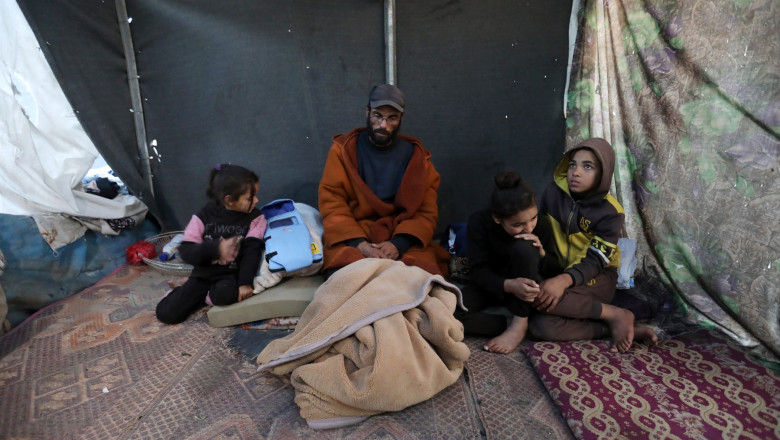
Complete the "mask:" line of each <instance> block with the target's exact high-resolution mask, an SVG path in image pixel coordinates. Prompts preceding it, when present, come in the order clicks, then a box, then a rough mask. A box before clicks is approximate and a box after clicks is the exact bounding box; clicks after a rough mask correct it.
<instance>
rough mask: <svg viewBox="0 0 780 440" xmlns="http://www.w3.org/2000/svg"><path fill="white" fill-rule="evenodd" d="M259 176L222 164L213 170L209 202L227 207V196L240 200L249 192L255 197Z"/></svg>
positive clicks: (240, 168)
mask: <svg viewBox="0 0 780 440" xmlns="http://www.w3.org/2000/svg"><path fill="white" fill-rule="evenodd" d="M258 180H259V179H258V177H257V174H255V173H254V171H252V170H248V169H246V168H244V167H242V166H240V165H231V164H227V163H221V164H219V165H217V166H216V167H214V168H212V169H211V174H210V175H209V187H208V188H207V189H206V196H207V197H208V198H209V200H211V201H213V202H214V203H217V204H219V205H223V206H224V205H225V196H230V197H231V198H232V199H233V200H238V199H239V198H241V196H242V195H244V194H245V193H246V192H247V190H249V191H250V196H251V197H254V196H255V195H254V193H253V192H254V190H255V183H257V182H258Z"/></svg>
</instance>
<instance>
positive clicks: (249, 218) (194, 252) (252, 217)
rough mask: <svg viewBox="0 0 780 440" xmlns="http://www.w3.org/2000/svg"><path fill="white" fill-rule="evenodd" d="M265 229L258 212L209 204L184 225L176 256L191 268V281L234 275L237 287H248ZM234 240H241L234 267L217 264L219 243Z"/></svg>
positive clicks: (255, 266)
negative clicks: (228, 239)
mask: <svg viewBox="0 0 780 440" xmlns="http://www.w3.org/2000/svg"><path fill="white" fill-rule="evenodd" d="M265 227H266V222H265V217H263V215H262V213H261V212H260V211H259V210H258V209H253V210H252V211H251V212H248V213H247V212H238V211H231V210H229V209H226V208H225V207H224V206H222V205H218V204H216V203H213V202H209V203H207V204H206V206H204V207H203V208H202V209H201V210H200V211H198V212H197V213H196V214H195V215H193V216H192V218H191V219H190V222H189V223H188V224H187V227H186V228H185V230H184V240H183V241H182V243H181V245H180V246H179V254H180V255H181V258H182V260H184V261H185V262H187V263H189V264H192V265H193V266H194V268H193V270H192V274H191V275H190V276H192V277H197V278H216V277H221V276H224V275H228V274H231V273H235V274H237V276H238V285H239V286H243V285H249V286H251V285H252V280H253V279H254V277H255V275H256V274H257V268H258V267H259V265H260V258H261V255H262V251H263V235H264V234H265ZM233 236H239V237H241V238H242V240H241V247H240V251H239V253H238V258H237V259H236V260H237V261H236V263H237V264H235V265H228V264H218V263H217V261H218V260H219V242H220V240H221V239H225V238H230V237H233Z"/></svg>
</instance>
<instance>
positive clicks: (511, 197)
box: [490, 171, 536, 218]
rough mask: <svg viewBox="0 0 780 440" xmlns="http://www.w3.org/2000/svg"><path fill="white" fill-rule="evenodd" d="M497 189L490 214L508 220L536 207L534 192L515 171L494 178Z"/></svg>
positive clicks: (494, 191) (494, 192)
mask: <svg viewBox="0 0 780 440" xmlns="http://www.w3.org/2000/svg"><path fill="white" fill-rule="evenodd" d="M493 181H494V182H495V184H496V187H495V188H493V194H492V195H491V196H490V213H491V214H493V215H495V216H496V217H498V218H507V217H511V216H513V215H515V214H517V213H518V212H520V211H523V210H526V209H528V208H530V207H531V206H534V205H536V199H535V198H534V192H533V190H532V189H531V188H530V187H529V186H528V185H526V184H525V182H523V178H522V177H520V175H519V174H517V173H516V172H514V171H502V172H500V173H498V174H496V177H494V178H493Z"/></svg>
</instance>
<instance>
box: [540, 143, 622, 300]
mask: <svg viewBox="0 0 780 440" xmlns="http://www.w3.org/2000/svg"><path fill="white" fill-rule="evenodd" d="M582 148H589V149H591V150H592V151H593V152H594V153H595V154H596V156H597V157H598V159H599V161H600V162H601V181H600V182H599V185H598V187H597V188H596V189H595V190H594V191H591V192H590V193H588V194H586V195H584V196H582V197H576V198H575V197H573V196H572V194H571V192H570V191H569V185H568V183H567V180H566V173H567V171H568V168H569V160H570V158H571V157H572V155H573V154H574V152H575V151H577V150H579V149H582ZM614 169H615V152H614V151H613V149H612V146H611V145H610V144H609V143H608V142H607V141H605V140H604V139H599V138H591V139H588V140H586V141H584V142H582V143H580V144H578V145H576V146H574V147H572V148H571V149H569V150H568V151H566V153H564V156H563V158H562V159H561V161H560V162H558V165H557V166H556V168H555V172H554V174H553V182H552V183H550V184H549V185H548V186H547V188H546V189H545V190H544V193H543V194H542V199H541V202H540V217H541V216H542V215H543V216H545V217H547V218H548V219H549V224H550V227H551V231H552V234H551V236H550V237H549V238H548V239H547V240H546V242H545V250H547V252H548V258H547V259H546V261H545V268H544V272H545V273H543V274H542V275H543V276H545V277H550V276H553V275H557V274H560V273H563V272H565V273H567V274H569V275H570V276H571V277H572V279H573V280H574V284H573V285H575V286H577V285H581V284H585V283H588V282H589V281H590V280H592V279H593V278H594V277H595V276H596V275H598V274H599V273H600V272H602V271H604V270H608V269H609V270H617V269H618V267H619V266H620V250H619V249H618V246H617V242H618V239H619V238H620V235H621V233H622V232H623V224H624V221H625V215H624V213H623V207H622V206H620V203H618V201H617V200H615V198H614V197H612V195H610V194H609V189H610V185H611V182H612V173H613V172H614ZM550 251H552V254H553V255H550V254H551V252H550ZM549 257H553V258H549Z"/></svg>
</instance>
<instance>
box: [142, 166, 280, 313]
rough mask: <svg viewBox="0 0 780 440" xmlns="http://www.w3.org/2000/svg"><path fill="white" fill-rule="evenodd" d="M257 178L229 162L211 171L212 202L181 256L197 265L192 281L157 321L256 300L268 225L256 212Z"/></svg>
mask: <svg viewBox="0 0 780 440" xmlns="http://www.w3.org/2000/svg"><path fill="white" fill-rule="evenodd" d="M257 191H258V177H257V174H255V173H254V172H252V171H250V170H248V169H246V168H244V167H241V166H238V165H230V164H220V165H217V166H216V167H215V168H214V169H212V170H211V174H210V177H209V186H208V189H207V190H206V194H207V196H208V198H209V202H208V203H207V204H206V205H205V206H204V207H203V208H201V209H200V211H198V212H197V213H195V215H193V216H192V218H191V219H190V222H189V223H188V224H187V227H186V228H185V230H184V239H183V240H182V243H181V245H180V246H179V250H178V256H179V257H180V258H181V259H182V260H183V261H184V262H186V263H189V264H192V265H193V266H194V267H193V270H192V273H191V274H190V276H189V278H188V279H187V281H186V282H185V283H184V284H183V285H181V286H179V287H175V288H174V289H173V290H171V291H170V292H168V293H167V294H166V295H165V297H163V299H162V300H161V301H160V302H159V303H158V304H157V310H156V313H157V319H159V320H160V321H162V322H164V323H166V324H176V323H180V322H183V321H184V320H186V319H187V317H188V316H189V315H190V314H192V313H193V312H195V311H196V310H197V309H199V308H201V307H202V306H203V305H204V304H209V305H220V306H224V305H229V304H234V303H236V302H239V301H243V300H245V299H247V298H249V297H251V296H252V294H253V292H254V288H253V285H252V282H253V280H254V277H255V274H256V273H257V268H258V267H259V265H260V258H261V255H262V251H263V235H264V234H265V228H266V221H265V217H263V215H262V213H261V212H260V211H259V210H258V209H256V205H257Z"/></svg>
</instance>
